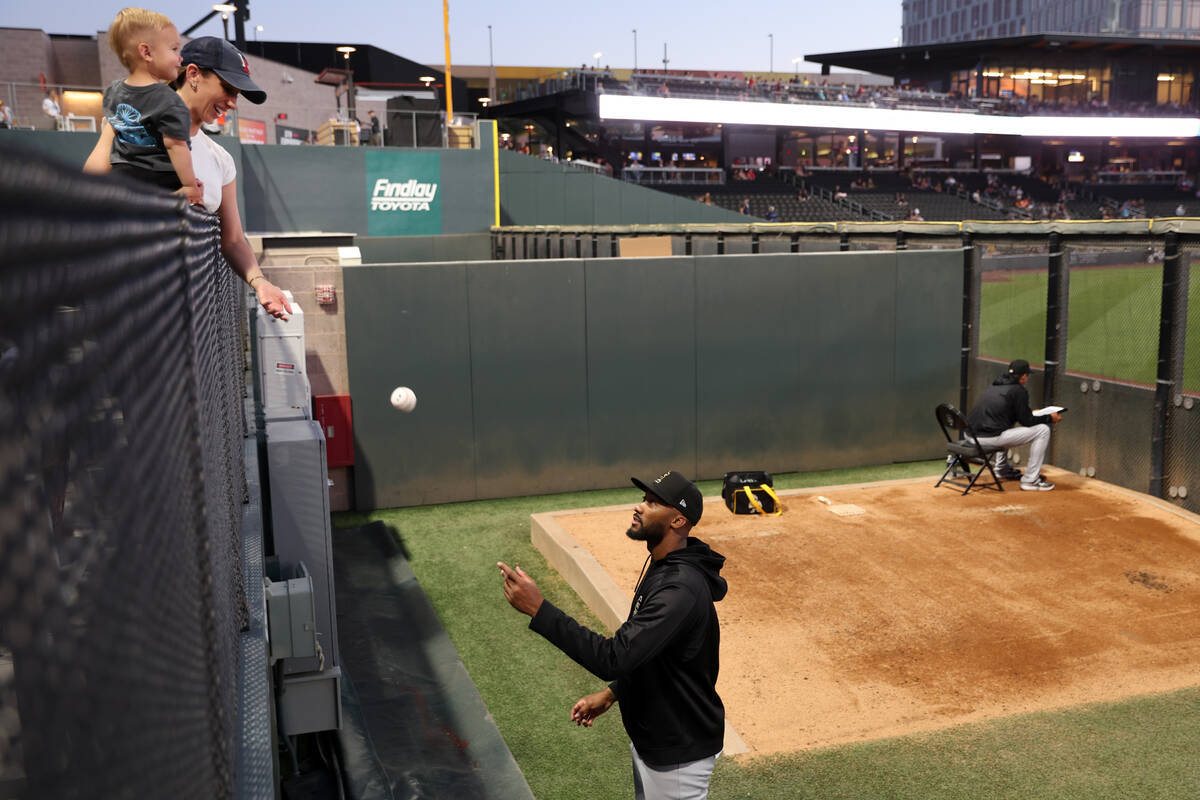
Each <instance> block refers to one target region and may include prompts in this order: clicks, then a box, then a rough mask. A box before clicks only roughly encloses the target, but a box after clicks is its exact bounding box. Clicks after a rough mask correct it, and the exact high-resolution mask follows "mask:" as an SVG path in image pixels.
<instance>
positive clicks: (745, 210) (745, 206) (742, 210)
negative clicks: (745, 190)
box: [738, 197, 750, 216]
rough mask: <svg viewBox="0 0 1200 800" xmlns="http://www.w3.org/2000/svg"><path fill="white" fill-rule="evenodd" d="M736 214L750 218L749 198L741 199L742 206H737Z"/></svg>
mask: <svg viewBox="0 0 1200 800" xmlns="http://www.w3.org/2000/svg"><path fill="white" fill-rule="evenodd" d="M738 213H739V214H745V215H746V216H750V198H749V197H743V198H742V204H741V205H740V206H738Z"/></svg>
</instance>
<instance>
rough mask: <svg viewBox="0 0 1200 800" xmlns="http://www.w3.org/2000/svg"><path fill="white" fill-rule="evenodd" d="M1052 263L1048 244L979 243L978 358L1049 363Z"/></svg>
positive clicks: (998, 241) (1013, 241) (977, 260)
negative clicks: (1048, 307) (1048, 308)
mask: <svg viewBox="0 0 1200 800" xmlns="http://www.w3.org/2000/svg"><path fill="white" fill-rule="evenodd" d="M1048 259H1049V249H1048V245H1047V243H1046V242H1045V241H1030V242H1026V241H1022V240H1020V239H1014V240H1007V241H1005V240H979V241H977V242H976V262H975V263H976V270H977V272H978V275H979V283H978V287H977V288H978V298H977V301H976V302H977V303H978V308H979V313H978V317H977V319H978V325H977V333H976V335H975V342H976V343H975V354H976V355H977V356H979V357H980V358H982V359H986V360H988V361H992V362H995V363H996V364H1007V363H1008V362H1010V361H1012V360H1013V359H1017V358H1023V359H1025V360H1026V361H1028V362H1029V363H1030V364H1035V365H1040V364H1041V363H1042V361H1044V360H1045V355H1046V287H1047V274H1048V272H1047V271H1048V265H1049V262H1048ZM991 377H994V376H989V377H988V380H987V381H986V383H990V382H991ZM986 383H985V384H984V385H986Z"/></svg>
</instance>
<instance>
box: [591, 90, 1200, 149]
mask: <svg viewBox="0 0 1200 800" xmlns="http://www.w3.org/2000/svg"><path fill="white" fill-rule="evenodd" d="M599 101H600V108H599V111H600V118H601V119H626V120H634V121H639V120H640V121H651V120H653V121H655V122H657V123H662V122H694V123H700V124H707V125H716V124H719V123H728V124H733V125H771V126H776V127H789V128H790V127H793V126H795V127H800V126H804V127H815V128H831V129H834V130H844V131H847V132H849V131H863V130H884V131H919V132H923V133H967V134H974V133H979V134H995V135H1000V136H1030V137H1033V136H1041V137H1047V136H1049V137H1062V138H1067V137H1071V136H1076V137H1089V138H1090V137H1100V136H1105V137H1110V138H1116V137H1125V136H1130V137H1152V138H1155V139H1167V138H1170V139H1177V138H1185V137H1186V138H1193V137H1198V136H1200V118H1198V117H1196V116H1190V117H1189V116H1184V115H1180V116H1178V117H1071V116H1041V115H1030V116H1002V115H992V114H963V113H959V112H953V111H914V110H909V109H890V108H867V107H862V106H852V105H849V104H846V105H842V104H833V105H816V104H811V103H741V102H737V101H735V100H701V99H691V98H674V97H672V98H665V97H645V96H636V95H617V94H604V95H600V97H599Z"/></svg>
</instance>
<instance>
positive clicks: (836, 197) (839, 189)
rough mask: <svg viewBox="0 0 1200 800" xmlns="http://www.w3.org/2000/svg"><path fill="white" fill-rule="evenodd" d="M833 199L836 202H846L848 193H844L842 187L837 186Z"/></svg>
mask: <svg viewBox="0 0 1200 800" xmlns="http://www.w3.org/2000/svg"><path fill="white" fill-rule="evenodd" d="M833 199H834V200H845V199H846V193H845V192H843V191H842V187H841V186H838V185H836V184H835V185H834V187H833Z"/></svg>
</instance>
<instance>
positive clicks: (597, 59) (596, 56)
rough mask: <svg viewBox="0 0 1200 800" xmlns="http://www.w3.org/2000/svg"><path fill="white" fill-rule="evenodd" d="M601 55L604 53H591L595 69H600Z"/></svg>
mask: <svg viewBox="0 0 1200 800" xmlns="http://www.w3.org/2000/svg"><path fill="white" fill-rule="evenodd" d="M602 55H604V53H601V52H600V51H599V50H597V51H596V52H594V53H592V58H593V59H595V61H596V69H600V56H602Z"/></svg>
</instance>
